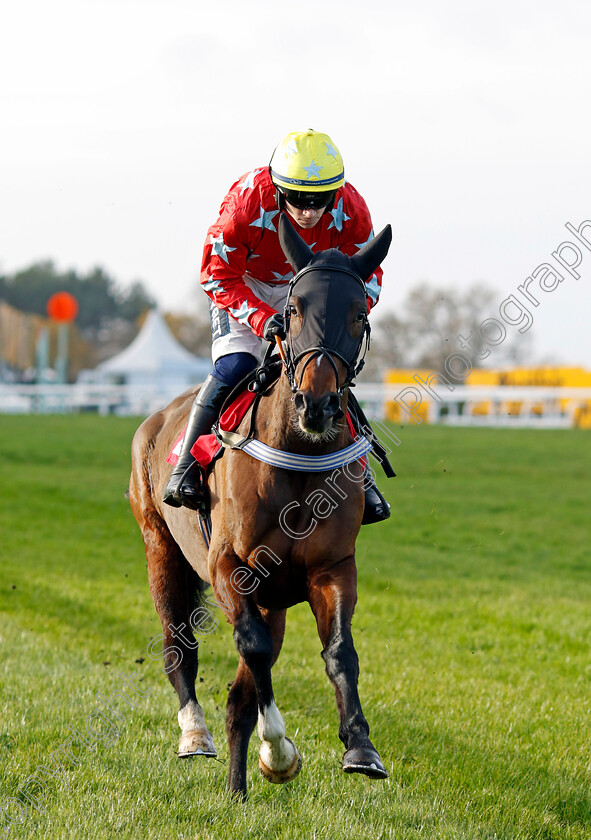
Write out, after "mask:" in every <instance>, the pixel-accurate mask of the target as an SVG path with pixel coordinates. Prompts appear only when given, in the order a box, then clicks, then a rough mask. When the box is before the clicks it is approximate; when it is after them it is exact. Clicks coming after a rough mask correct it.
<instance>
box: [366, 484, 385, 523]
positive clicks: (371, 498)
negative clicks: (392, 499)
mask: <svg viewBox="0 0 591 840" xmlns="http://www.w3.org/2000/svg"><path fill="white" fill-rule="evenodd" d="M389 518H390V505H389V504H388V502H387V501H386V500H385V499H384V497H383V496H382V494H381V493H380V491H379V490H378V488H377V486H376V485H375V484H374V483H373V482H372V483H371V484H370V485H369V487H366V488H365V510H364V511H363V519H362V520H361V524H362V525H371V524H372V522H383V521H384V519H389Z"/></svg>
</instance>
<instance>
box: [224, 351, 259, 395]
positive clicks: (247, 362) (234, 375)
mask: <svg viewBox="0 0 591 840" xmlns="http://www.w3.org/2000/svg"><path fill="white" fill-rule="evenodd" d="M257 365H258V360H257V359H256V358H255V357H254V356H252V355H251V354H250V353H228V354H227V355H226V356H220V357H219V359H216V361H215V364H214V366H213V375H214V376H215V378H216V379H220V380H221V381H222V382H225V383H226V385H230V386H231V387H232V388H233V387H234V385H237V384H238V382H240V380H241V379H243V378H244V377H245V376H246V374H247V373H250V371H251V370H253V368H255V367H256V366H257Z"/></svg>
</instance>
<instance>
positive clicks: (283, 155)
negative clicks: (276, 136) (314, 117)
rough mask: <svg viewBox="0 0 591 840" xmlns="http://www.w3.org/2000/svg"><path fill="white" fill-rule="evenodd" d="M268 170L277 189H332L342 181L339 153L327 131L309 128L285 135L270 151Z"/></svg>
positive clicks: (341, 162) (308, 190) (339, 185)
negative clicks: (271, 154) (322, 131)
mask: <svg viewBox="0 0 591 840" xmlns="http://www.w3.org/2000/svg"><path fill="white" fill-rule="evenodd" d="M270 170H271V180H272V181H273V183H274V184H275V186H276V187H279V189H285V190H298V191H301V192H307V193H308V192H310V193H311V192H334V191H335V190H338V188H339V187H342V186H343V184H344V183H345V170H344V167H343V159H342V157H341V153H340V152H339V150H338V149H337V147H336V146H335V145H334V143H333V142H332V140H331V139H330V137H329V136H328V134H321V132H319V131H313V129H311V128H309V129H308V130H307V131H292V132H290V134H286V135H285V137H284V138H283V140H282V141H281V142H280V143H279V145H278V146H277V148H276V149H275V151H274V152H273V157H272V158H271V164H270Z"/></svg>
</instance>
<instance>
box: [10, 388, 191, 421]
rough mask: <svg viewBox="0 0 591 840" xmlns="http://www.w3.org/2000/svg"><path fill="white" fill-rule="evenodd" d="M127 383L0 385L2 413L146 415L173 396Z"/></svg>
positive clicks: (160, 406) (161, 406) (162, 405)
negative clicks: (90, 412)
mask: <svg viewBox="0 0 591 840" xmlns="http://www.w3.org/2000/svg"><path fill="white" fill-rule="evenodd" d="M174 396H175V395H174V394H163V393H161V392H158V391H157V390H156V389H153V388H149V387H141V388H140V387H137V386H129V385H88V384H75V385H54V384H51V385H12V384H11V385H0V413H2V414H73V413H81V412H88V411H94V412H97V413H98V414H124V415H137V416H142V417H143V416H148V415H149V414H152V413H153V412H154V411H157V410H158V409H159V408H163V407H164V406H165V405H166V404H167V403H168V402H170V400H171V399H172V398H173V397H174Z"/></svg>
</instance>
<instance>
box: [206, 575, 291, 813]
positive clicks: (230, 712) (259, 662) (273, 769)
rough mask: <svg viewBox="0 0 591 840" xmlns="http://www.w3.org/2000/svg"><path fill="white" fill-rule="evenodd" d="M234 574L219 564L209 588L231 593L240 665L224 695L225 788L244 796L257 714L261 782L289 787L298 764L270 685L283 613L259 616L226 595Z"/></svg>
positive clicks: (244, 601)
mask: <svg viewBox="0 0 591 840" xmlns="http://www.w3.org/2000/svg"><path fill="white" fill-rule="evenodd" d="M226 566H227V567H228V568H225V567H226ZM233 568H237V565H236V562H234V563H232V564H230V563H229V562H228V563H224V562H218V564H217V569H216V574H215V577H214V580H213V588H214V592H215V593H216V597H218V599H221V598H222V597H223V596H224V594H225V595H227V593H228V592H231V600H232V605H231V608H228V609H227V615H228V617H229V619H230V620H231V622H232V623H233V625H234V642H235V644H236V648H237V650H238V653H239V654H240V664H239V666H238V673H237V675H236V679H235V680H234V683H233V685H232V688H231V689H230V693H229V695H228V709H227V718H226V727H227V732H228V742H229V749H230V779H229V783H230V789H231V790H232V791H235V792H237V793H239V794H241V795H242V796H245V795H246V756H247V749H248V742H249V740H250V736H251V734H252V731H253V729H254V725H255V722H256V720H257V713H258V733H259V736H260V738H261V741H262V744H261V748H260V751H259V768H260V770H261V773H262V774H263V776H265V778H266V779H268V780H269V781H271V782H288V781H290V780H291V779H293V778H294V777H295V776H296V775H297V774H298V773H299V770H300V767H301V758H300V755H299V753H298V751H297V749H296V747H295V746H294V744H293V743H292V742H291V741H290V740H289V739H288V738H286V737H285V724H284V722H283V718H282V717H281V714H280V713H279V710H278V708H277V705H276V704H275V698H274V696H273V685H272V680H271V667H272V665H273V663H274V662H275V660H276V659H277V657H278V655H279V651H280V649H281V644H282V641H283V633H284V629H285V612H284V611H280V612H267V611H262V612H261V610H259V608H258V607H257V605H256V604H255V603H254V601H253V600H252V599H251V598H250V597H248V596H245V595H241V594H237V593H236V591H235V590H232V589H230V586H228V585H227V584H226V579H227V580H228V581H229V575H227V574H224V572H227V571H228V569H229V571H230V574H231V571H232V569H233Z"/></svg>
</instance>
